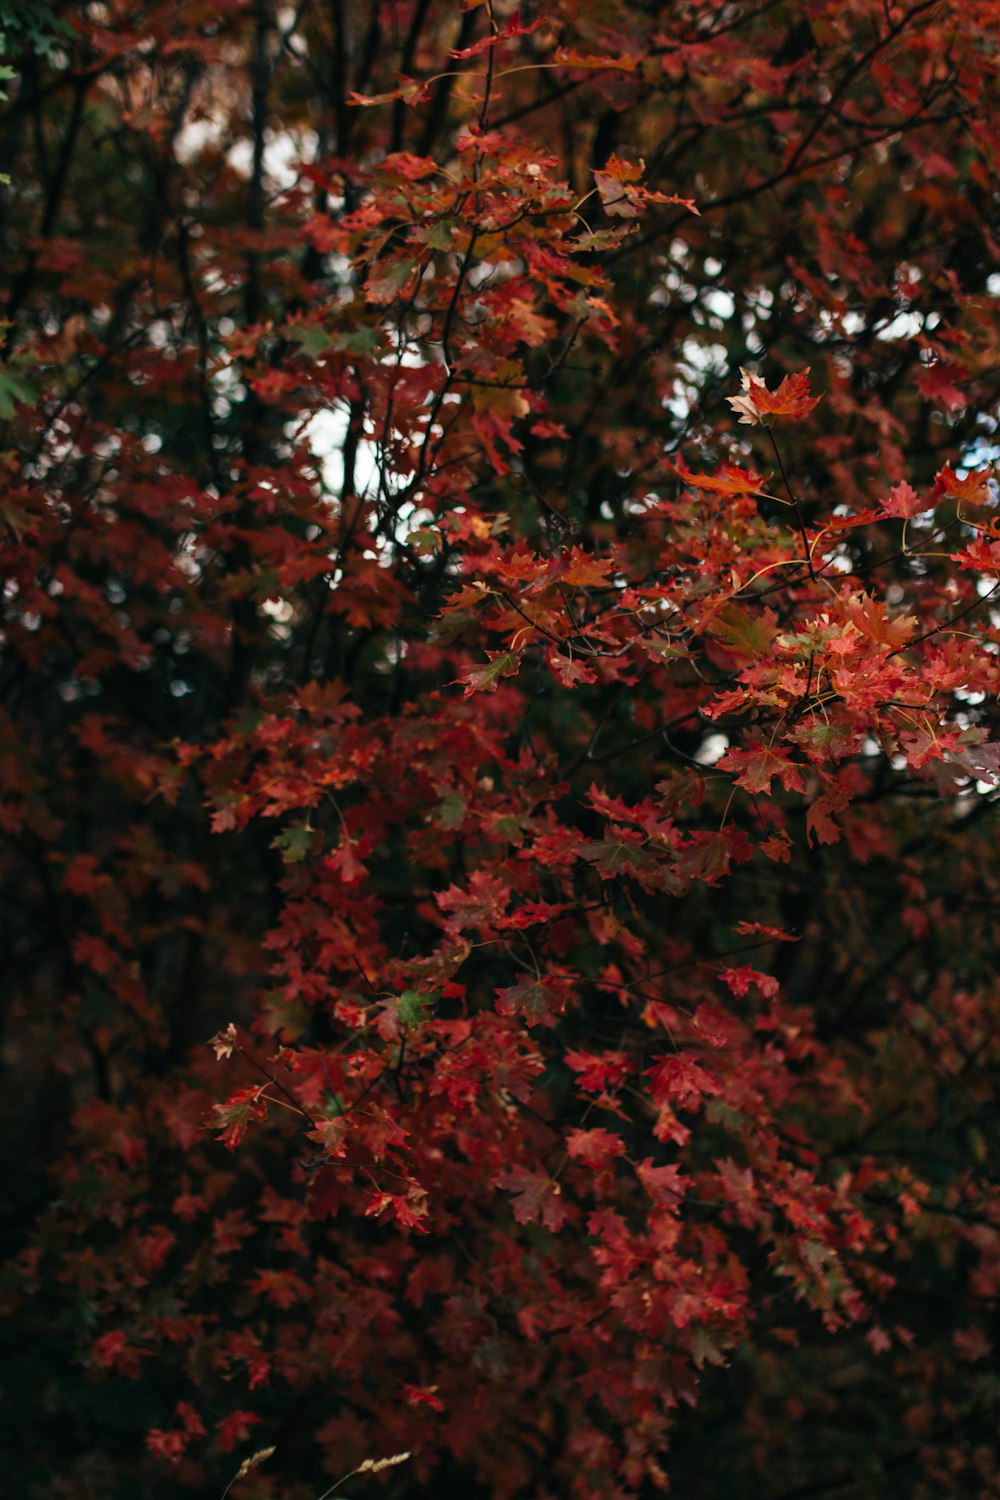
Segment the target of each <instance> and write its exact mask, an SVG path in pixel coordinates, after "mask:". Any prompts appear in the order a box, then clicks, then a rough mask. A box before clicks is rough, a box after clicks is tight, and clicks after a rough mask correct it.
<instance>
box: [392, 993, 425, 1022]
mask: <svg viewBox="0 0 1000 1500" xmlns="http://www.w3.org/2000/svg"><path fill="white" fill-rule="evenodd" d="M433 1005H434V996H433V995H422V994H421V993H420V991H419V990H404V991H403V993H402V994H401V995H400V997H399V999H398V1000H397V1001H396V1011H397V1014H398V1015H399V1020H400V1023H401V1025H403V1026H422V1025H423V1023H424V1022H425V1021H426V1020H427V1019H428V1017H429V1015H430V1013H431V1009H432V1007H433Z"/></svg>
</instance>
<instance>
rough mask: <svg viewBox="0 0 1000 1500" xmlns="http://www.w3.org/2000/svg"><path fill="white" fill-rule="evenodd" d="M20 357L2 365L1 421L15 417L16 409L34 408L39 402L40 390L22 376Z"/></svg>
mask: <svg viewBox="0 0 1000 1500" xmlns="http://www.w3.org/2000/svg"><path fill="white" fill-rule="evenodd" d="M18 362H20V357H19V356H18V355H14V357H13V358H12V359H11V360H9V361H8V363H7V364H6V365H0V419H2V420H3V421H5V422H6V421H7V420H8V418H10V417H12V416H13V415H14V407H15V405H16V404H18V403H20V404H21V405H22V406H34V404H35V402H36V401H37V400H38V388H37V386H35V385H34V384H33V383H32V381H30V380H28V378H27V377H26V376H25V375H22V374H21V372H20V370H18V368H17V363H18Z"/></svg>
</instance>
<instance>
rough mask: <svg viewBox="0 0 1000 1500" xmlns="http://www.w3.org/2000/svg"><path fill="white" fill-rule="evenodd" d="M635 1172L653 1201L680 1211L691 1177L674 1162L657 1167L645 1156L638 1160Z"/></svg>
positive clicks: (674, 1211)
mask: <svg viewBox="0 0 1000 1500" xmlns="http://www.w3.org/2000/svg"><path fill="white" fill-rule="evenodd" d="M635 1174H636V1176H637V1177H638V1179H639V1181H640V1182H641V1183H642V1185H643V1187H644V1188H645V1189H646V1192H647V1193H648V1194H649V1196H650V1198H652V1200H653V1202H654V1203H656V1204H658V1205H659V1206H660V1207H662V1208H667V1209H669V1210H670V1212H671V1213H679V1212H680V1206H681V1202H682V1200H683V1198H684V1194H685V1193H686V1191H687V1189H688V1188H689V1187H690V1186H691V1178H690V1177H686V1176H685V1175H684V1173H683V1171H682V1170H681V1168H680V1167H679V1166H677V1164H676V1163H671V1164H670V1165H669V1166H662V1167H657V1166H654V1164H653V1161H652V1159H651V1158H650V1157H648V1156H647V1157H646V1158H645V1160H643V1161H641V1162H639V1164H638V1166H637V1167H636V1169H635Z"/></svg>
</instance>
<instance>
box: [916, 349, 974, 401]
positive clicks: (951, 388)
mask: <svg viewBox="0 0 1000 1500" xmlns="http://www.w3.org/2000/svg"><path fill="white" fill-rule="evenodd" d="M962 373H963V372H962V370H961V368H960V367H959V366H958V365H955V364H950V363H949V362H948V361H947V360H943V359H936V360H935V361H934V363H933V364H932V365H928V366H926V367H925V368H924V369H923V370H921V372H920V374H919V375H918V376H917V385H918V387H919V389H920V393H921V395H923V396H926V397H927V398H928V399H929V400H930V401H936V402H937V404H938V405H939V406H943V407H944V408H945V410H946V411H959V410H961V408H962V407H963V406H967V405H968V397H967V396H965V395H964V394H963V393H962V391H960V390H959V389H958V388H957V386H956V385H955V384H954V378H955V376H960V375H961V374H962Z"/></svg>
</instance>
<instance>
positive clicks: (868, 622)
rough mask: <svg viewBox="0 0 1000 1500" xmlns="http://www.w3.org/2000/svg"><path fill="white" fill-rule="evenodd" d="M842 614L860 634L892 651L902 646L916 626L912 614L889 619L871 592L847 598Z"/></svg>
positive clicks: (884, 608)
mask: <svg viewBox="0 0 1000 1500" xmlns="http://www.w3.org/2000/svg"><path fill="white" fill-rule="evenodd" d="M844 615H845V617H846V618H847V620H848V621H849V623H850V624H851V625H853V626H854V628H855V630H857V631H858V633H859V634H860V635H863V636H865V637H867V639H868V640H870V641H873V642H874V643H875V644H876V645H878V646H885V647H887V648H889V649H890V650H893V651H898V650H899V649H900V647H901V646H904V645H905V644H906V642H907V641H908V640H909V639H910V636H911V635H912V634H913V632H914V631H915V630H916V628H917V621H916V618H915V616H913V615H897V616H896V618H895V619H890V618H889V614H888V611H887V609H886V607H885V605H884V604H883V603H882V602H881V600H879V599H876V598H875V597H874V595H872V594H859V595H855V596H854V597H853V598H851V599H849V600H848V601H847V603H846V604H845V605H844Z"/></svg>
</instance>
